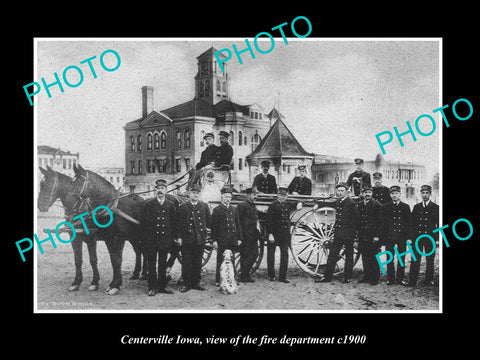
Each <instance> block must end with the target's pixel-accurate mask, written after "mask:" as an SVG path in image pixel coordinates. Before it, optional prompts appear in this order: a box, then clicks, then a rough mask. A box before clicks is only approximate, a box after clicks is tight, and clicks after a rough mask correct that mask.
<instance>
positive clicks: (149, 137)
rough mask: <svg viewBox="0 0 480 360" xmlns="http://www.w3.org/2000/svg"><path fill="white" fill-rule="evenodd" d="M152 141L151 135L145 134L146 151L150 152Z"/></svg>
mask: <svg viewBox="0 0 480 360" xmlns="http://www.w3.org/2000/svg"><path fill="white" fill-rule="evenodd" d="M152 140H153V137H152V134H151V133H148V134H147V150H152Z"/></svg>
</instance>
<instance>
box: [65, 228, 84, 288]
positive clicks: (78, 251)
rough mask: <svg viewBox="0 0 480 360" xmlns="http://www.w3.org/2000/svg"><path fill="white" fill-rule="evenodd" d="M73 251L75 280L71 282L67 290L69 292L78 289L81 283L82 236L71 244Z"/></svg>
mask: <svg viewBox="0 0 480 360" xmlns="http://www.w3.org/2000/svg"><path fill="white" fill-rule="evenodd" d="M71 244H72V249H73V258H74V261H75V279H74V280H73V283H72V285H70V287H69V288H68V290H69V291H77V290H78V289H79V288H80V284H81V283H82V280H83V276H82V246H83V238H82V236H77V237H75V239H73V241H72V242H71Z"/></svg>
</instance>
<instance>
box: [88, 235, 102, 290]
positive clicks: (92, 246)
mask: <svg viewBox="0 0 480 360" xmlns="http://www.w3.org/2000/svg"><path fill="white" fill-rule="evenodd" d="M87 248H88V256H89V258H90V265H91V266H92V271H93V278H92V282H91V284H90V286H89V287H88V290H90V291H95V290H98V282H99V280H100V274H99V272H98V267H97V262H98V258H97V239H95V238H91V239H89V240H88V242H87Z"/></svg>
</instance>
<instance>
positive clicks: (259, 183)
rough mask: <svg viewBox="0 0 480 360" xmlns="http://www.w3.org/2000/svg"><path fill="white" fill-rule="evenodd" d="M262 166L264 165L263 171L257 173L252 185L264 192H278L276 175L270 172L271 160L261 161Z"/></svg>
mask: <svg viewBox="0 0 480 360" xmlns="http://www.w3.org/2000/svg"><path fill="white" fill-rule="evenodd" d="M260 166H261V167H262V172H261V173H260V174H257V175H255V178H254V179H253V184H252V187H256V188H257V190H258V191H260V192H261V193H264V194H276V193H277V181H276V180H275V176H273V175H271V174H269V173H268V170H269V169H270V161H268V160H264V161H262V162H261V163H260Z"/></svg>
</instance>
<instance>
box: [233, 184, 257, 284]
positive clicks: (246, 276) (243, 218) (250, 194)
mask: <svg viewBox="0 0 480 360" xmlns="http://www.w3.org/2000/svg"><path fill="white" fill-rule="evenodd" d="M245 194H247V198H246V199H245V201H242V202H241V203H240V204H238V205H237V212H238V217H239V218H240V225H241V227H242V236H243V241H242V245H241V246H240V281H241V282H255V280H253V279H252V278H251V276H250V270H251V268H252V266H253V264H254V263H255V260H256V259H257V257H258V242H259V241H260V239H261V234H260V232H259V231H258V214H257V208H256V207H255V203H254V201H255V199H256V197H257V189H256V188H248V189H246V190H245Z"/></svg>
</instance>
